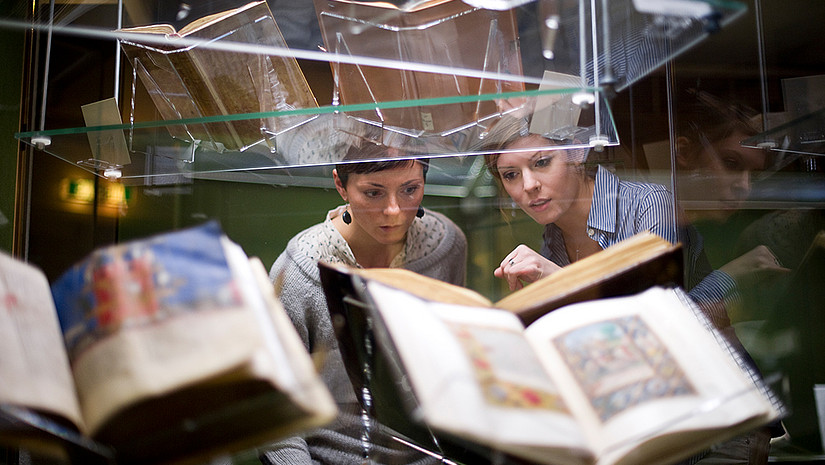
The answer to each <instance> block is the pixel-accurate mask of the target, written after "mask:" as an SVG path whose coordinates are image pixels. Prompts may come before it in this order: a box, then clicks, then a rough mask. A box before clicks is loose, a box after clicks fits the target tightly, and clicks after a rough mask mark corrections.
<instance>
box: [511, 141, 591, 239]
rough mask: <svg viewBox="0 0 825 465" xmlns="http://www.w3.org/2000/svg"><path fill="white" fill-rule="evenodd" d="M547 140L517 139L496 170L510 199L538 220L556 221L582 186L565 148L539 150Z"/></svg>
mask: <svg viewBox="0 0 825 465" xmlns="http://www.w3.org/2000/svg"><path fill="white" fill-rule="evenodd" d="M546 145H547V141H546V140H545V139H544V138H542V137H540V136H530V137H525V138H522V139H519V140H517V141H516V142H514V143H512V144H510V145H508V146H507V148H508V149H525V150H524V151H519V152H514V153H502V154H500V155H499V156H498V158H497V160H496V166H495V168H496V171H497V173H498V176H499V177H500V179H501V184H502V186H503V187H504V190H505V191H507V194H508V195H509V196H510V198H512V199H513V201H514V202H515V203H516V204H517V205H518V206H519V207H520V208H521V209H522V210H524V212H525V213H527V214H528V215H529V216H530V217H531V218H533V220H535V221H536V222H537V223H539V224H550V223H555V222H557V221H558V220H559V218H562V217H563V216H564V215H565V213H567V211H568V210H569V209H570V206H571V204H572V203H573V202H574V201H575V200H576V199H577V198H578V194H579V189H580V186H581V182H580V181H581V179H580V176H577V175H576V173H577V170H576V169H575V165H573V164H571V163H568V156H567V155H568V154H567V151H565V150H541V149H538V148H534V149H532V150H530V148H531V147H544V146H546Z"/></svg>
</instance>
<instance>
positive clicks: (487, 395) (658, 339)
mask: <svg viewBox="0 0 825 465" xmlns="http://www.w3.org/2000/svg"><path fill="white" fill-rule="evenodd" d="M325 269H326V270H327V271H326V273H327V274H329V273H331V272H338V273H343V274H344V275H346V272H345V270H344V269H343V268H333V267H326V268H325ZM348 276H349V277H350V278H351V281H350V283H351V287H350V288H349V291H350V292H349V293H347V295H345V296H344V297H343V298H342V299H341V300H339V301H334V300H333V299H332V298H331V299H330V301H329V302H330V311H331V312H333V313H334V316H336V319H337V321H340V322H341V323H342V324H341V328H342V336H339V340H341V341H342V342H345V343H346V342H347V340H348V339H351V340H349V341H348V343H350V344H352V345H353V346H357V345H360V346H362V348H361V349H360V351H361V360H360V362H358V363H357V364H356V365H360V366H355V367H353V371H352V372H355V369H356V368H359V369H360V371H361V372H362V373H363V372H366V373H371V374H372V375H373V376H371V377H370V378H369V379H366V380H365V379H363V378H362V379H360V380H359V379H357V378H353V382H354V384H355V383H357V384H356V388H357V389H358V391H359V392H364V391H367V392H369V393H370V397H369V398H370V403H369V405H370V406H371V410H370V411H371V413H372V414H373V415H374V416H375V417H376V418H377V419H378V420H379V421H382V422H384V423H385V424H388V425H389V426H392V427H394V428H396V429H397V430H398V431H399V432H401V434H404V435H406V436H408V437H409V438H412V439H413V441H414V442H416V443H418V444H421V445H422V446H423V447H431V444H438V445H439V446H440V447H441V448H440V449H438V448H437V449H436V452H442V453H445V455H447V456H448V457H449V455H450V452H449V451H447V450H446V446H447V445H449V446H450V450H457V447H458V446H457V445H462V444H463V445H464V446H465V447H466V448H467V449H468V450H474V451H476V452H477V453H484V449H486V450H487V451H488V452H487V453H488V454H490V455H491V456H495V457H497V458H496V460H498V461H499V462H501V463H506V460H507V459H506V457H511V458H515V459H513V460H514V461H516V462H517V463H523V461H524V460H527V461H530V462H535V463H546V464H637V463H671V462H673V461H676V460H679V459H681V458H684V457H687V456H689V455H691V454H693V453H695V452H698V451H699V450H702V449H704V448H707V447H708V446H710V445H711V444H714V443H716V442H719V441H722V440H724V439H727V438H729V437H732V436H734V435H736V434H739V433H742V432H745V431H748V430H750V429H753V428H756V427H758V426H760V425H763V424H766V423H767V422H769V421H770V420H772V419H774V418H776V417H777V416H778V415H779V412H778V411H777V410H776V409H775V408H774V406H773V405H772V403H771V402H770V400H769V398H768V394H767V389H766V388H765V386H764V385H762V384H760V383H758V382H755V381H754V380H753V379H754V378H753V373H745V372H744V371H743V369H742V368H741V367H740V365H739V364H737V362H736V356H737V353H736V352H735V351H734V349H733V348H731V347H730V346H729V345H728V344H727V341H726V340H725V339H724V337H723V336H722V335H721V334H719V333H717V332H716V331H715V330H714V329H713V328H712V327H711V324H710V322H709V321H707V320H706V319H705V318H704V317H703V316H702V314H701V311H700V310H699V309H698V308H696V306H695V305H693V303H692V302H691V301H690V300H689V298H688V297H687V296H686V294H684V292H682V291H681V290H680V289H679V288H669V289H668V288H662V287H654V288H651V289H649V290H647V291H644V292H642V293H640V294H635V295H632V296H623V297H614V298H607V299H599V300H592V301H587V302H581V303H577V304H572V305H568V306H565V307H562V308H559V309H556V310H555V311H553V312H551V313H548V314H546V315H545V316H543V317H541V318H539V319H537V320H535V321H534V322H533V323H532V324H530V325H529V326H527V327H525V326H524V325H523V323H522V322H521V321H520V320H519V319H518V318H517V317H516V316H515V315H513V314H512V313H511V312H508V311H502V310H501V309H496V308H489V307H478V306H465V305H458V304H451V303H443V302H436V301H433V300H429V299H424V298H421V297H418V296H415V295H413V294H412V293H410V292H407V291H405V290H402V289H399V288H397V287H391V286H388V285H386V284H385V283H383V282H381V281H379V280H373V279H369V278H366V277H364V276H361V275H358V274H349V275H348ZM328 278H329V277H328ZM328 296H329V294H328ZM336 302H337V303H336ZM334 321H335V320H334ZM344 328H345V329H344ZM344 333H348V334H344ZM350 336H352V338H350ZM342 350H343V347H342ZM345 360H346V359H345ZM383 373H389V375H384V376H381V375H382V374H383ZM399 406H402V407H404V408H403V411H404V412H405V413H406V417H402V416H400V415H399V414H398V410H399ZM428 435H430V436H432V437H433V438H434V439H431V438H428V437H427V436H428ZM493 454H503V455H493ZM518 461H520V462H518Z"/></svg>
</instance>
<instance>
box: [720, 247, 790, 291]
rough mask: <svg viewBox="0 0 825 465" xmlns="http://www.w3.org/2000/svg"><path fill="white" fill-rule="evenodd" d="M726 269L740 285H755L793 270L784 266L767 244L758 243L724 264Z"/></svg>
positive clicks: (723, 267) (723, 266)
mask: <svg viewBox="0 0 825 465" xmlns="http://www.w3.org/2000/svg"><path fill="white" fill-rule="evenodd" d="M719 270H721V271H724V272H725V273H727V274H728V275H730V277H731V278H733V279H734V280H735V281H736V282H737V283H738V284H739V285H740V286H742V285H755V284H759V283H760V282H765V281H764V280H766V279H768V280H769V279H771V278H773V277H775V276H777V275H781V274H785V273H788V272H790V271H791V270H790V269H788V268H785V267H784V266H782V264H781V263H779V260H778V259H777V258H776V256H775V255H774V254H773V252H771V249H769V248H768V247H767V246H764V245H758V246H756V247H754V248H753V249H751V250H750V251H748V252H746V253H744V254H742V255H740V256H739V257H737V258H734V259H733V260H731V261H729V262H728V263H726V264H724V265H722V267H721V268H719Z"/></svg>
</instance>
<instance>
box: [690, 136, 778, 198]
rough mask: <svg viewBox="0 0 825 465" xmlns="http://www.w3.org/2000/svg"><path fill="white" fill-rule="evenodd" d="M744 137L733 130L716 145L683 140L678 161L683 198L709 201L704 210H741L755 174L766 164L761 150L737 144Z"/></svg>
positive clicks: (704, 141)
mask: <svg viewBox="0 0 825 465" xmlns="http://www.w3.org/2000/svg"><path fill="white" fill-rule="evenodd" d="M747 137H748V136H747V135H746V134H744V133H743V132H741V131H734V132H732V133H731V134H729V135H728V136H726V137H724V138H722V139H720V140H717V141H715V142H711V141H708V140H706V139H705V140H701V141H689V142H688V141H685V140H682V141H681V142H682V146H681V149H680V154H679V158H678V163H679V169H680V177H679V184H678V185H679V188H680V189H679V190H680V194H681V196H682V199H683V200H688V201H704V202H709V203H708V205H706V206H707V207H709V208H711V209H716V210H723V211H727V213H728V214H730V213H732V211H733V210H736V209H739V208H741V206H742V202H743V201H744V200H745V199H747V198H748V196H749V195H750V192H751V188H752V185H751V181H752V179H751V178H752V176H753V174H754V172H758V171H761V170H764V169H765V163H766V155H765V152H764V151H762V150H759V149H752V148H748V147H742V146H741V145H740V141H741V140H743V139H745V138H747ZM680 139H682V138H680ZM686 144H689V146H686Z"/></svg>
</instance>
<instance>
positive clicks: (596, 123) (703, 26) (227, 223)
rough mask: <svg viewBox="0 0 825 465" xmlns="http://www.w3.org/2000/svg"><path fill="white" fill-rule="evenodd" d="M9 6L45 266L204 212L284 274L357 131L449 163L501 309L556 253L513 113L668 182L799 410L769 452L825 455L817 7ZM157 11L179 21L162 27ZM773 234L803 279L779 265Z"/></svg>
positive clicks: (551, 143) (479, 2)
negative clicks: (519, 153) (492, 161)
mask: <svg viewBox="0 0 825 465" xmlns="http://www.w3.org/2000/svg"><path fill="white" fill-rule="evenodd" d="M13 3H14V5H7V6H5V7H3V9H2V10H0V11H2V13H3V15H2V16H0V29H1V30H2V31H3V32H4V33H6V34H10V35H15V36H19V37H20V38H21V39H20V40H19V42H15V43H16V44H17V45H19V47H20V49H21V50H15V51H14V52H4V53H11V54H17V55H19V54H21V53H24V63H23V65H24V74H23V76H24V77H23V83H22V86H21V88H22V92H21V94H22V95H21V99H20V103H21V105H19V110H20V111H19V115H16V114H15V117H17V116H19V118H17V119H15V122H16V121H18V120H19V122H20V123H19V127H18V130H16V131H15V132H14V133H13V134H11V133H10V134H6V137H8V138H9V139H14V140H16V141H19V142H20V148H19V153H18V154H16V155H17V156H16V157H15V158H17V160H16V161H15V162H10V161H9V162H4V163H5V164H4V165H3V168H2V169H4V170H5V169H7V166H8V169H12V170H13V169H15V168H17V170H18V172H19V173H20V174H19V175H18V179H17V189H16V194H17V197H18V198H19V199H21V200H19V201H18V202H19V204H16V205H15V206H14V207H15V210H16V214H11V213H9V212H6V215H5V216H6V217H9V218H12V221H11V222H10V223H11V226H9V227H12V226H13V228H14V234H15V237H16V239H15V250H14V252H15V254H17V255H19V256H22V257H26V259H27V260H28V261H30V262H32V263H34V264H36V265H38V266H39V267H41V268H42V269H43V270H44V271H45V272H46V274H47V276H49V278H50V279H55V278H56V277H57V276H59V275H60V274H61V273H62V272H63V270H65V269H66V268H67V267H68V266H69V265H71V264H72V263H75V262H76V261H78V260H79V259H80V258H82V257H84V256H85V255H86V254H87V253H88V252H89V251H91V250H93V249H94V248H96V247H98V246H100V245H104V244H108V243H113V242H121V241H126V240H129V239H133V238H141V237H146V236H149V235H152V234H155V233H159V232H163V231H168V230H174V229H180V228H183V227H186V226H190V225H195V224H199V223H202V222H204V221H207V220H209V219H217V220H219V221H220V223H221V225H222V227H223V229H224V231H225V232H226V233H227V235H228V236H230V237H231V238H232V239H233V240H234V241H236V242H237V243H239V244H240V245H241V246H243V248H244V250H245V251H246V252H247V253H248V254H249V255H250V256H258V257H260V258H261V260H262V261H263V262H264V264H265V265H266V266H271V265H272V263H273V262H274V261H275V259H276V258H277V257H278V256H279V254H280V253H281V252H282V251H283V250H284V248H285V246H286V244H287V242H288V241H289V239H290V238H291V237H293V236H294V235H295V234H297V233H298V232H300V231H302V230H304V229H305V228H307V227H309V226H311V225H313V224H316V223H318V222H320V221H322V220H323V219H324V216H325V214H326V213H327V211H329V210H331V209H333V208H335V207H337V206H338V205H340V204H342V203H343V202H342V200H341V198H340V196H339V195H338V193H337V192H336V190H335V188H334V184H333V177H332V170H333V169H334V167H335V164H336V163H341V162H349V160H344V159H343V157H344V154H345V153H346V147H347V146H349V145H352V144H374V145H379V146H386V147H387V148H388V149H393V150H396V149H398V150H403V153H404V155H405V156H408V157H414V158H427V159H429V163H430V169H429V172H428V173H427V183H426V188H425V200H424V202H423V205H424V206H425V207H427V208H428V209H430V210H433V211H437V212H441V213H444V214H445V215H446V216H447V217H449V218H450V219H451V220H453V221H454V222H455V223H456V224H457V225H458V226H459V227H460V228H461V229H462V230H463V231H464V233H465V235H466V238H467V243H468V245H467V257H468V262H467V279H466V285H467V287H469V288H471V289H473V290H476V291H478V292H480V293H481V294H483V295H485V296H486V297H489V298H490V299H491V300H497V299H499V298H501V297H503V296H505V295H507V294H508V293H509V290H508V289H507V285H506V283H505V282H503V281H502V280H500V279H498V278H495V277H494V276H493V270H494V269H495V268H496V267H497V266H498V265H499V264H500V263H501V262H502V260H503V258H504V257H505V256H506V255H507V254H508V253H509V252H510V251H512V250H513V249H514V248H515V247H516V246H517V245H518V244H526V245H528V246H530V247H531V248H533V249H535V250H537V251H538V250H539V249H540V248H541V246H542V233H543V229H544V228H543V225H540V224H537V223H536V222H535V221H533V219H531V218H530V217H529V216H528V215H526V214H525V213H524V212H523V211H521V210H520V209H519V208H518V207H517V206H516V205H515V203H514V202H512V201H511V199H510V198H509V197H507V195H506V193H504V192H502V190H501V189H500V186H499V184H497V181H496V179H495V177H494V176H492V174H491V173H490V172H489V171H488V169H487V167H486V166H485V158H484V155H485V154H490V153H495V152H496V151H497V150H498V149H494V148H492V147H494V146H495V142H496V138H497V137H499V134H498V133H497V132H496V124H497V123H499V122H501V121H505V120H510V119H519V120H522V121H526V122H529V123H530V124H529V127H528V128H527V130H528V131H529V133H532V134H537V135H540V136H542V137H543V138H544V140H545V141H546V146H544V147H541V148H542V149H546V150H551V151H566V152H564V153H568V152H570V153H572V152H574V151H580V152H581V153H587V154H588V158H587V160H588V163H591V164H594V165H595V164H599V165H602V166H604V167H607V168H609V170H610V171H611V172H613V173H615V174H616V175H617V176H618V177H619V178H620V179H622V180H624V181H628V182H636V181H641V182H653V183H657V184H661V185H663V186H665V188H666V189H667V190H668V191H670V192H671V193H672V195H673V196H674V198H675V200H676V205H677V210H676V211H674V212H673V215H674V217H678V218H677V221H678V223H679V224H680V225H681V226H685V227H688V226H690V227H691V228H693V230H695V231H696V233H697V234H698V235H699V236H701V240H702V243H703V245H704V250H705V252H706V258H707V260H708V262H709V265H710V266H712V267H713V268H714V269H717V270H721V271H722V272H725V273H727V274H728V275H729V276H731V277H734V278H736V277H737V276H739V275H737V273H738V272H740V271H741V270H742V269H743V268H746V269H747V270H748V271H750V273H742V276H744V277H742V278H741V279H740V280H737V286H738V289H737V292H736V294H735V296H734V297H735V298H732V299H731V300H730V301H729V302H728V306H727V313H728V316H729V318H730V320H731V324H732V327H733V328H735V331H736V334H737V336H738V339H739V340H741V342H742V344H743V346H744V348H745V349H746V350H747V352H748V353H749V354H750V356H751V357H752V358H753V360H754V363H755V365H756V366H757V367H758V368H759V370H760V371H761V374H762V377H763V378H764V380H765V382H766V383H767V385H768V386H769V387H770V388H771V389H772V390H773V392H775V393H776V394H777V396H778V398H779V399H781V401H782V403H783V404H784V406H785V407H786V408H787V415H786V417H785V418H784V420H783V422H782V425H781V428H775V429H774V431H773V432H772V433H773V436H774V437H773V438H772V440H771V449H770V460H771V461H774V462H822V461H823V460H825V455H824V454H823V444H822V442H823V441H824V440H825V439H823V438H822V436H820V434H825V433H821V432H822V431H825V426H823V423H824V422H825V413H822V410H817V408H819V409H822V408H825V407H823V405H825V399H822V400H818V399H817V398H816V397H815V394H816V392H820V391H819V390H818V389H820V388H821V387H822V386H823V385H825V378H823V377H824V376H825V362H823V360H822V356H821V354H822V353H825V350H823V349H825V348H824V347H823V343H822V340H823V339H822V335H823V334H825V320H823V318H825V315H823V314H822V310H823V309H825V305H823V303H825V298H823V296H822V293H821V286H820V285H819V284H818V283H819V282H820V281H821V278H822V273H823V267H825V264H823V263H822V256H821V249H819V252H817V250H818V249H816V245H815V244H816V241H815V237H817V233H819V232H820V231H822V230H825V214H824V213H823V211H824V210H825V174H823V170H824V168H823V166H822V162H821V156H822V155H823V135H822V129H821V128H822V119H823V107H824V106H825V102H824V101H823V97H822V88H823V81H822V79H821V76H822V75H825V62H823V60H822V57H823V56H825V53H821V52H823V50H822V45H821V43H825V41H822V40H821V39H822V33H821V32H820V31H819V27H818V26H817V24H816V23H817V21H816V19H817V18H821V17H823V16H822V15H823V14H825V7H823V6H822V5H820V4H819V3H818V2H814V1H806V2H803V3H804V5H801V6H800V8H798V9H796V8H794V9H789V8H787V6H781V5H774V4H773V3H769V2H764V1H763V0H742V1H727V0H725V1H721V0H690V1H684V0H683V1H646V0H619V1H604V0H592V1H587V0H533V1H519V0H497V1H496V0H493V1H484V0H472V1H470V0H466V1H458V0H454V1H451V2H447V3H443V2H408V3H404V2H401V1H393V2H383V3H381V4H380V5H379V4H377V3H378V2H351V1H347V0H315V1H314V2H312V1H309V0H301V1H293V0H290V1H281V0H270V1H269V2H268V3H267V2H259V3H258V4H252V3H250V4H245V2H242V1H237V0H211V1H207V2H198V3H197V4H195V3H184V2H166V1H158V2H151V3H148V4H147V3H146V2H139V1H132V0H123V1H115V0H107V1H94V2H88V1H84V2H73V1H54V2H46V1H36V2H29V3H24V2H13ZM251 5H254V6H255V7H257V8H258V10H254V11H253V12H252V13H250V10H249V8H250V6H251ZM789 10H798V11H789ZM219 14H220V15H221V16H212V19H213V23H210V24H206V25H204V24H203V23H199V22H198V20H199V19H201V18H204V17H207V16H209V15H219ZM244 15H246V16H244ZM239 18H241V19H243V20H242V21H239ZM232 21H237V22H236V23H232ZM215 23H217V24H218V25H219V26H220V27H225V28H224V29H222V30H220V31H212V30H210V27H213V28H218V29H219V27H216V26H215ZM160 24H168V25H170V27H171V28H172V29H174V30H177V31H178V33H177V34H172V35H167V33H168V32H169V30H163V29H155V30H153V31H148V30H147V28H145V26H149V25H160ZM158 31H160V32H158ZM164 31H165V32H164ZM152 32H154V33H152ZM129 47H132V49H130V48H129ZM135 50H141V51H142V52H136V51H135ZM147 51H148V52H147ZM143 52H146V53H143ZM150 52H151V53H150ZM185 54H188V55H187V56H189V58H188V61H187V63H189V65H184V64H181V63H182V62H183V61H184V59H183V58H181V57H183V56H184V55H185ZM192 57H196V58H192ZM192 63H199V64H198V65H192ZM187 66H189V67H188V68H187ZM195 68H196V70H195ZM196 71H197V72H196ZM215 102H222V103H221V104H220V105H214V104H215ZM717 123H718V124H717ZM8 158H9V159H11V158H12V157H8ZM15 163H16V164H15ZM0 208H2V204H0ZM0 213H2V212H0ZM0 227H2V223H0ZM760 247H767V248H768V249H769V250H770V253H771V256H772V257H774V258H775V259H777V260H778V262H779V263H780V264H781V266H782V267H783V268H787V270H784V271H782V272H778V273H772V272H759V270H760V269H761V268H759V267H763V266H764V265H763V264H761V263H759V262H757V261H754V260H755V259H754V258H753V257H755V256H756V253H754V252H753V251H754V250H757V249H759V248H760ZM819 247H820V248H821V245H820V246H819ZM759 250H761V249H759ZM748 253H751V255H748ZM760 256H762V257H764V256H765V255H760ZM743 257H744V258H743ZM749 260H750V261H749ZM737 265H738V267H737ZM798 270H800V271H798ZM753 271H756V272H753ZM745 275H746V276H745ZM817 412H819V413H817ZM3 413H4V414H5V413H7V412H6V411H5V410H4V411H3ZM11 416H13V415H11ZM15 421H19V419H18V420H15ZM775 426H776V425H775ZM656 429H657V428H656V427H655V426H654V427H651V433H652V431H654V430H656ZM73 440H74V441H76V442H77V443H78V444H81V445H82V446H83V448H85V449H86V450H95V448H96V447H98V446H99V445H94V444H92V445H88V444H84V443H82V441H83V439H82V438H73ZM424 447H425V448H428V449H431V451H432V449H433V445H432V444H427V445H424ZM103 450H104V451H105V449H103ZM103 455H105V454H103ZM248 458H249V457H248V453H246V455H245V454H239V455H238V456H237V457H236V458H235V460H236V462H243V461H244V460H246V459H248ZM447 458H448V459H454V457H453V458H451V457H450V456H449V454H447ZM254 460H255V458H253V461H254ZM456 460H457V459H456ZM485 460H489V461H490V462H491V463H507V461H508V460H512V458H511V457H508V456H506V455H493V456H485ZM458 461H459V462H460V460H458ZM467 463H472V459H469V461H468V462H467Z"/></svg>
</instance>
